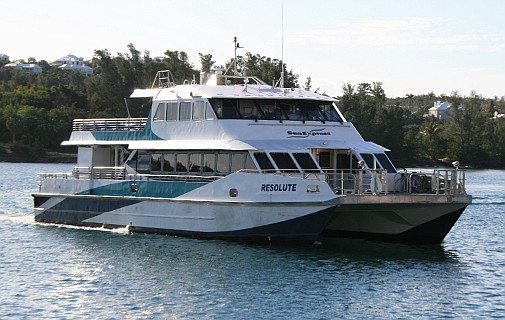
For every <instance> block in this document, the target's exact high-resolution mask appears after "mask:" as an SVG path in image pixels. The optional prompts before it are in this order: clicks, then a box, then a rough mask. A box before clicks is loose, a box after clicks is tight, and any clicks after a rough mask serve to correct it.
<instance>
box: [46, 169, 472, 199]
mask: <svg viewBox="0 0 505 320" xmlns="http://www.w3.org/2000/svg"><path fill="white" fill-rule="evenodd" d="M240 172H247V173H252V174H271V175H282V176H287V177H293V178H302V179H307V180H318V181H325V182H326V183H328V185H329V186H330V188H331V189H332V190H333V191H334V192H335V193H336V194H341V195H368V194H373V195H381V194H382V195H385V194H389V193H410V194H414V193H415V194H446V195H454V194H465V193H466V191H465V180H466V178H465V171H463V170H459V169H434V170H431V171H429V172H422V171H416V172H407V171H404V172H398V173H387V171H386V170H382V169H380V170H368V169H357V170H356V169H353V170H310V172H300V171H299V170H270V171H265V170H251V169H244V170H240ZM39 175H40V177H41V179H70V178H73V179H85V180H92V179H115V180H136V181H150V180H156V181H194V182H211V181H215V180H218V179H221V178H223V177H224V176H225V175H224V174H223V175H216V174H212V173H211V174H208V175H204V174H198V173H179V174H176V173H174V174H139V173H137V174H127V173H126V169H125V167H93V168H90V167H75V168H74V169H73V171H72V173H71V174H67V173H41V174H39ZM308 192H309V191H308Z"/></svg>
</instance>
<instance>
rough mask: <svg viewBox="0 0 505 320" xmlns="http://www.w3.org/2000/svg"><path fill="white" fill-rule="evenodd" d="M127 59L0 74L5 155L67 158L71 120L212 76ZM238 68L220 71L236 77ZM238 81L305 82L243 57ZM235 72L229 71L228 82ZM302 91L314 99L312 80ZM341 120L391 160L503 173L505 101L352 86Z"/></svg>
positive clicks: (138, 109)
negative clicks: (447, 112)
mask: <svg viewBox="0 0 505 320" xmlns="http://www.w3.org/2000/svg"><path fill="white" fill-rule="evenodd" d="M127 49H128V50H127V52H126V53H117V54H116V55H113V54H111V52H109V51H108V50H107V49H104V50H96V51H95V53H94V56H93V58H92V59H91V60H90V61H87V62H86V64H88V65H89V66H91V67H93V70H94V71H93V75H91V76H86V75H82V74H80V73H78V72H73V71H67V70H61V69H59V68H57V67H54V66H51V65H49V63H48V62H46V61H43V60H41V61H38V62H37V60H36V59H35V58H29V62H31V63H34V62H37V63H38V64H39V65H40V66H41V67H42V73H40V74H29V73H26V72H24V71H22V70H17V69H13V68H7V67H4V66H1V65H0V146H3V147H0V153H1V152H4V153H5V152H6V149H7V148H9V149H11V150H13V151H15V152H19V153H23V152H24V153H29V154H31V155H33V156H34V157H37V156H38V155H40V154H43V153H44V152H45V151H48V150H52V151H68V148H66V149H62V148H61V147H60V143H61V141H63V140H66V139H68V137H69V135H70V133H71V130H72V120H73V119H75V118H109V117H126V116H127V113H126V108H125V102H124V98H126V97H128V96H129V95H130V94H131V92H132V91H133V90H134V89H135V88H145V87H150V86H151V84H152V81H153V79H154V76H155V75H156V72H157V71H159V70H167V69H168V70H171V72H172V73H173V75H174V78H175V80H176V82H177V83H179V84H181V83H183V82H184V81H185V80H189V81H191V80H192V79H195V78H196V79H198V77H199V73H200V71H209V70H210V69H211V67H212V66H214V64H215V61H213V57H212V54H209V53H200V54H199V59H200V64H201V66H200V69H198V68H196V67H195V66H194V65H193V64H192V63H191V62H190V61H189V56H188V54H187V53H186V52H183V51H172V50H166V51H165V53H164V55H163V57H156V58H152V57H151V56H150V53H149V52H148V51H145V52H140V51H138V50H137V49H136V48H135V47H134V46H133V45H132V44H129V45H128V46H127ZM232 64H233V59H231V58H230V59H229V61H228V62H226V64H225V65H224V66H221V68H223V69H225V70H230V69H231V68H233V66H232ZM237 69H238V71H239V72H241V73H246V74H248V75H255V76H258V77H259V78H261V79H263V80H264V81H265V82H267V83H273V82H275V81H277V80H278V79H279V78H280V75H281V71H282V69H284V70H285V71H284V73H285V74H284V83H285V86H286V87H297V86H298V85H299V79H298V76H297V75H296V74H294V73H293V72H292V71H290V70H288V68H287V66H286V64H283V62H282V61H280V60H278V59H272V58H269V57H265V56H262V55H259V54H252V53H246V54H245V55H244V56H238V57H237ZM231 72H232V71H231V70H230V71H229V73H231ZM303 86H304V87H305V89H307V90H311V87H312V79H311V78H310V77H308V78H307V79H306V81H305V82H304V84H303ZM337 99H338V100H339V102H338V104H339V107H340V109H341V111H342V112H343V113H344V115H345V117H346V118H347V120H349V121H352V122H353V123H354V125H355V126H356V128H357V129H358V130H359V131H360V132H361V134H362V135H363V137H364V138H365V140H371V141H374V142H376V143H378V144H381V145H383V146H385V147H387V148H390V149H391V150H392V152H391V153H392V158H393V159H397V160H399V161H400V162H401V163H406V164H408V163H410V161H412V160H414V161H415V162H417V163H422V162H423V161H436V160H447V161H452V160H459V161H460V162H461V163H462V164H465V165H471V166H487V167H500V166H501V167H503V166H505V118H498V119H493V115H494V113H495V112H498V113H504V112H505V101H504V98H503V97H502V98H498V97H494V98H492V99H490V98H482V97H481V96H479V95H477V94H476V93H472V94H471V95H470V96H469V97H462V96H461V95H459V94H458V93H457V92H453V93H451V94H450V95H448V96H445V95H440V96H437V95H435V94H433V93H429V94H426V95H412V94H408V95H406V96H405V97H398V98H388V97H387V96H386V93H385V92H384V90H383V88H382V84H381V83H380V82H375V83H371V84H369V83H360V84H357V85H353V84H349V83H346V84H344V86H343V94H342V96H340V97H337ZM437 100H440V101H448V102H450V103H451V104H452V105H453V108H452V114H451V117H450V119H448V120H445V121H441V120H439V119H435V118H434V117H430V116H428V117H427V116H426V113H427V109H428V108H429V107H431V106H433V102H434V101H437ZM128 103H129V107H130V108H129V110H130V112H131V116H132V117H145V116H146V115H147V113H148V112H149V107H150V101H149V100H142V99H134V100H129V101H128Z"/></svg>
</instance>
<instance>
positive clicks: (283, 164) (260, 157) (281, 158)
mask: <svg viewBox="0 0 505 320" xmlns="http://www.w3.org/2000/svg"><path fill="white" fill-rule="evenodd" d="M269 155H270V157H268V155H267V154H266V153H265V152H254V153H253V156H254V159H255V160H256V162H257V163H258V165H259V167H260V168H261V170H264V171H272V170H274V169H275V167H274V164H273V163H272V161H273V162H274V163H275V165H276V166H277V168H278V169H280V170H293V171H298V170H302V171H304V172H319V169H318V167H317V165H316V163H315V162H314V160H312V157H311V156H310V154H308V153H306V152H296V153H292V154H289V153H287V152H270V153H269ZM270 159H271V160H270ZM297 164H298V166H297Z"/></svg>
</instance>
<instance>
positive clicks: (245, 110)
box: [237, 99, 263, 119]
mask: <svg viewBox="0 0 505 320" xmlns="http://www.w3.org/2000/svg"><path fill="white" fill-rule="evenodd" d="M237 103H238V106H239V107H238V110H239V113H240V115H241V116H242V119H263V115H262V114H261V113H260V111H259V110H258V108H257V107H256V103H255V102H254V100H245V99H244V100H237Z"/></svg>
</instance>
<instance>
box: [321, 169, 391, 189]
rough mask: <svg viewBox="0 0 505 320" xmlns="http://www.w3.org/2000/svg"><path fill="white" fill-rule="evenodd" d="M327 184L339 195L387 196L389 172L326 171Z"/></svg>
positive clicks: (381, 170)
mask: <svg viewBox="0 0 505 320" xmlns="http://www.w3.org/2000/svg"><path fill="white" fill-rule="evenodd" d="M323 172H324V174H325V176H326V179H325V180H326V182H327V183H328V184H329V185H330V187H331V188H332V189H333V190H334V191H335V193H337V194H379V193H384V194H387V193H388V192H389V189H388V177H387V171H386V170H383V169H378V170H360V169H344V170H324V171H323Z"/></svg>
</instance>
